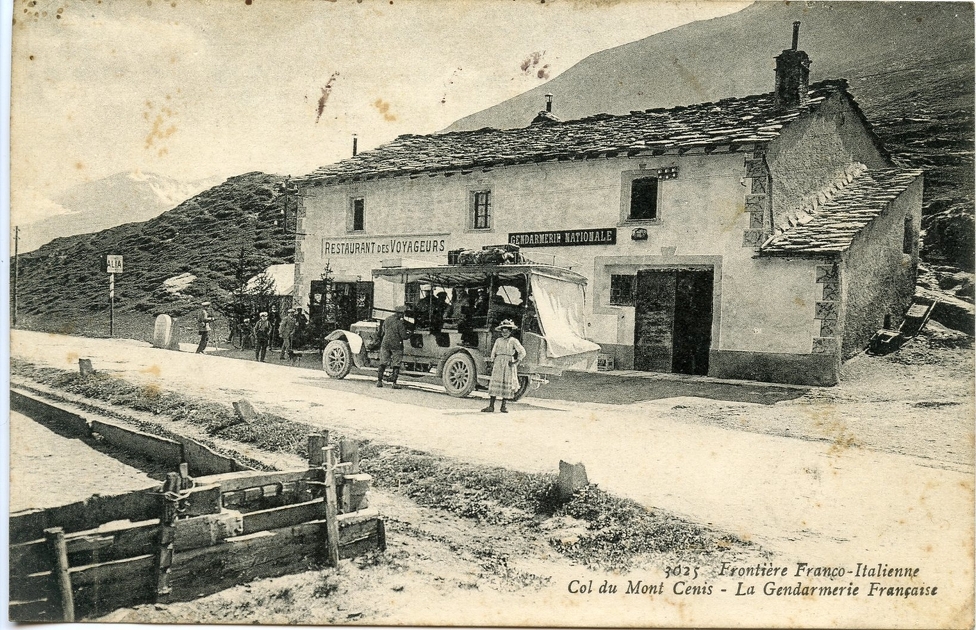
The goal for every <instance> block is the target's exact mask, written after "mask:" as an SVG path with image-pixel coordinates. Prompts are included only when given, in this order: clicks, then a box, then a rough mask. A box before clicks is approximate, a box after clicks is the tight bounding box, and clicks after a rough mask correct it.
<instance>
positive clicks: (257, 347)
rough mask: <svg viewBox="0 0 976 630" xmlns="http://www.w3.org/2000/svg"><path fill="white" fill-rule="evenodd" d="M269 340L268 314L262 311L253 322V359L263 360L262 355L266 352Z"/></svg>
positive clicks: (269, 324)
mask: <svg viewBox="0 0 976 630" xmlns="http://www.w3.org/2000/svg"><path fill="white" fill-rule="evenodd" d="M270 340H271V322H269V321H268V314H267V313H266V312H262V313H261V314H260V315H259V316H258V321H257V322H255V324H254V359H255V360H256V361H264V356H265V354H267V352H268V342H269V341H270Z"/></svg>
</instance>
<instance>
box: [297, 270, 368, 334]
mask: <svg viewBox="0 0 976 630" xmlns="http://www.w3.org/2000/svg"><path fill="white" fill-rule="evenodd" d="M310 293H311V299H310V302H311V304H310V309H309V310H310V313H309V316H310V319H311V320H312V322H313V323H315V324H317V325H318V326H319V327H320V328H321V330H322V332H323V333H325V334H328V333H329V332H331V331H333V330H336V329H339V330H349V328H350V326H352V325H353V324H354V323H356V322H358V321H360V320H363V319H368V318H369V317H370V315H371V313H372V311H373V283H372V282H327V281H325V280H314V281H312V283H311V291H310Z"/></svg>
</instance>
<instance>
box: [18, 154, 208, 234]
mask: <svg viewBox="0 0 976 630" xmlns="http://www.w3.org/2000/svg"><path fill="white" fill-rule="evenodd" d="M219 182H220V180H215V179H209V180H202V181H195V182H181V181H178V180H175V179H172V178H170V177H164V176H163V175H158V174H156V173H140V172H133V173H116V174H115V175H112V176H110V177H104V178H102V179H98V180H95V181H92V182H86V183H84V184H78V185H77V186H72V187H71V188H69V189H68V190H66V191H64V192H63V193H61V194H60V195H58V196H57V197H55V198H54V199H52V200H51V201H53V202H54V203H55V204H57V205H58V206H61V207H62V208H63V209H65V210H66V211H67V212H66V213H64V214H58V215H56V216H52V217H49V218H46V219H42V220H40V221H36V222H34V223H29V224H27V225H21V232H20V236H21V240H20V251H22V252H29V251H32V250H34V249H37V248H38V247H40V246H41V245H43V244H45V243H48V242H50V241H51V240H53V239H55V238H58V237H60V236H74V235H75V234H86V233H91V232H95V231H97V230H104V229H106V228H111V227H115V226H116V225H122V224H123V223H133V222H136V221H146V220H148V219H151V218H153V217H157V216H159V215H160V214H162V213H163V212H166V211H167V210H170V209H172V208H174V207H176V205H177V204H179V203H182V202H183V201H186V200H187V199H189V198H190V197H192V196H193V195H195V194H197V193H199V192H201V191H203V190H206V189H207V188H210V187H211V186H213V185H215V184H217V183H219ZM16 211H17V208H16V207H15V208H14V213H15V215H16Z"/></svg>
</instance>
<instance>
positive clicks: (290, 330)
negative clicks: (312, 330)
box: [278, 308, 298, 361]
mask: <svg viewBox="0 0 976 630" xmlns="http://www.w3.org/2000/svg"><path fill="white" fill-rule="evenodd" d="M297 326H298V320H297V319H295V309H293V308H290V309H288V313H286V314H285V318H284V319H283V320H281V325H280V326H278V334H279V335H281V360H282V361H284V360H285V355H286V354H288V353H289V352H291V336H292V335H293V334H295V328H297Z"/></svg>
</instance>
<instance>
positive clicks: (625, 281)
mask: <svg viewBox="0 0 976 630" xmlns="http://www.w3.org/2000/svg"><path fill="white" fill-rule="evenodd" d="M634 278H635V276H618V275H616V274H611V276H610V304H612V305H613V306H633V305H634Z"/></svg>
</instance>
